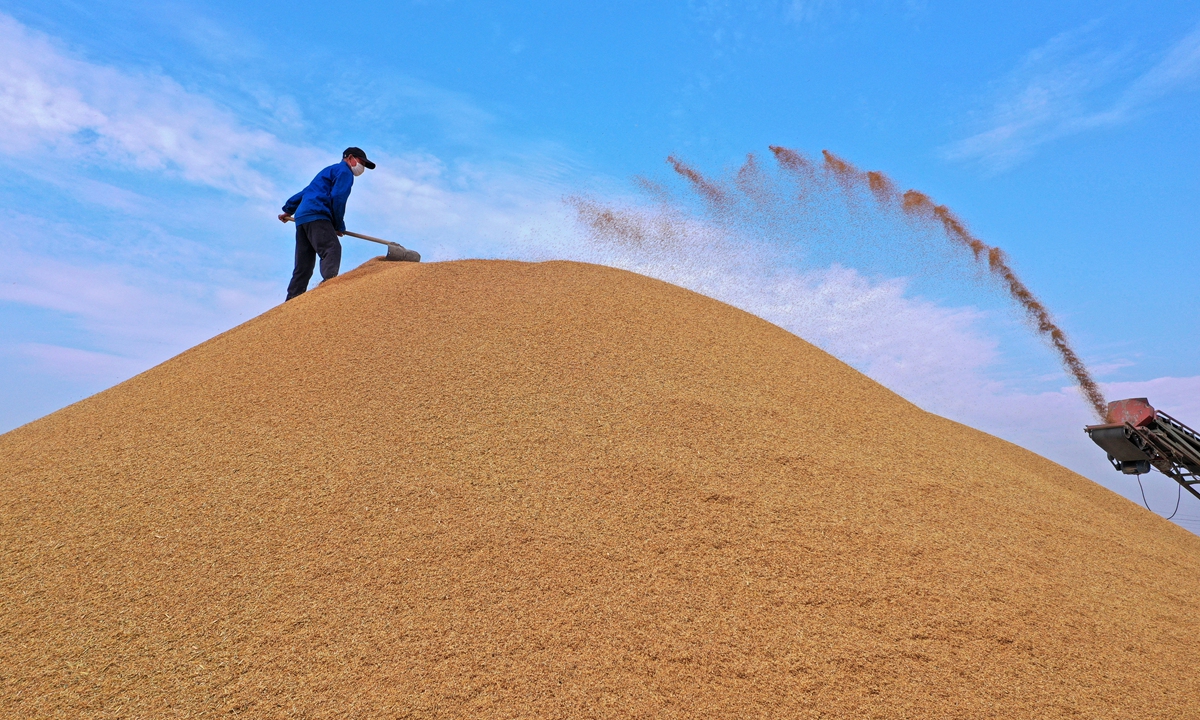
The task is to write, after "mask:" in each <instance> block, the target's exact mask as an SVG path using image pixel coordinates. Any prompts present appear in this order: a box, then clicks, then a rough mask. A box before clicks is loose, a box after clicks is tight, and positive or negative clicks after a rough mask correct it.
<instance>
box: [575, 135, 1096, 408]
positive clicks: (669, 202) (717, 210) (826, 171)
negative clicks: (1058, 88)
mask: <svg viewBox="0 0 1200 720" xmlns="http://www.w3.org/2000/svg"><path fill="white" fill-rule="evenodd" d="M770 150H771V153H772V154H773V155H774V158H775V160H776V162H777V163H778V167H779V169H780V171H782V178H783V179H780V178H779V177H777V176H773V175H772V174H770V173H769V172H768V170H767V169H765V168H764V167H763V166H762V165H761V164H760V163H759V161H758V160H757V158H756V157H755V156H754V155H753V154H751V155H749V156H748V157H747V160H746V162H745V163H744V164H743V165H742V166H741V168H740V169H738V170H737V172H736V173H733V174H732V176H731V177H730V178H729V179H728V180H726V179H717V178H712V177H708V176H706V175H705V174H703V173H701V172H700V171H699V170H697V169H696V168H694V167H692V166H690V165H688V164H687V163H686V162H685V161H684V160H682V159H681V158H679V157H678V156H676V155H671V156H670V157H668V158H667V163H668V164H669V165H670V166H671V168H672V170H673V171H674V173H675V174H676V175H677V176H678V177H680V178H682V179H683V180H684V181H686V184H687V186H688V188H689V190H690V192H691V193H692V194H693V195H692V196H690V197H683V198H679V197H676V196H674V195H672V193H671V192H670V190H669V189H667V188H666V187H664V186H662V185H660V184H658V183H655V182H653V181H651V180H648V179H646V178H638V179H637V180H638V184H639V186H640V187H641V189H642V190H643V191H645V192H646V194H648V195H649V196H650V197H651V198H652V199H653V200H654V202H655V206H654V207H652V208H650V209H646V208H640V209H639V208H631V207H622V206H617V205H612V204H606V203H602V202H599V201H596V200H593V199H589V198H580V197H573V198H569V199H568V202H569V204H571V205H572V206H573V207H574V209H575V210H576V212H577V214H578V218H579V220H580V222H581V223H582V224H583V226H584V227H585V228H586V230H587V231H588V233H589V235H590V236H591V237H592V239H593V240H596V241H599V242H602V243H607V244H614V245H619V246H622V247H624V248H626V249H632V250H636V251H637V252H639V253H645V254H670V253H671V252H675V253H676V255H678V253H679V248H680V247H682V246H683V245H686V244H687V243H688V239H689V237H690V239H691V241H692V242H691V244H690V246H689V251H691V252H708V250H707V249H706V248H709V247H711V248H712V252H714V253H717V254H726V255H728V253H729V247H730V246H729V244H728V243H726V244H725V245H724V249H718V247H719V246H720V243H718V242H713V241H712V237H704V238H700V239H697V238H696V237H694V236H695V235H696V234H697V233H699V234H700V235H706V234H707V235H719V236H723V237H725V238H729V237H732V236H752V235H757V236H759V237H762V238H769V239H770V241H771V242H775V243H778V242H779V240H778V238H781V237H786V238H788V241H789V242H796V243H800V244H803V243H804V242H806V241H809V240H808V238H806V237H805V233H804V232H800V231H798V230H797V228H798V227H800V226H802V225H804V224H805V223H811V222H813V221H814V217H826V219H827V216H830V215H832V214H834V213H831V212H830V211H829V209H828V207H825V206H823V205H821V204H820V202H819V200H818V201H817V204H816V205H814V204H813V202H814V200H813V199H814V198H821V197H827V196H828V195H829V194H830V193H834V194H838V195H840V196H841V197H842V198H843V200H844V201H845V202H846V203H848V206H849V207H850V208H851V210H853V209H854V208H855V207H857V203H858V202H859V198H861V197H863V196H868V197H870V198H871V199H872V201H873V204H874V207H875V208H876V209H877V210H878V211H879V212H880V213H882V214H884V215H898V216H899V217H901V218H903V219H904V220H906V221H908V222H909V223H910V224H915V225H918V226H923V227H924V228H925V229H926V232H927V231H928V229H929V228H933V229H934V230H935V231H936V232H937V233H939V234H943V235H944V236H945V237H946V238H947V239H948V240H949V241H950V243H951V246H952V247H954V248H958V249H961V250H966V251H968V252H969V257H970V260H971V262H972V263H973V266H974V267H975V268H976V269H977V270H979V271H980V273H981V275H982V278H983V279H984V280H985V284H990V285H993V286H995V287H998V288H999V289H1000V290H1001V291H1002V292H1003V293H1004V294H1005V296H1006V297H1007V298H1008V299H1009V300H1011V301H1012V302H1013V303H1015V305H1016V306H1017V307H1018V308H1019V309H1020V311H1021V313H1022V314H1023V316H1024V318H1025V320H1026V321H1027V322H1028V323H1029V325H1030V327H1031V328H1032V329H1033V330H1034V332H1035V333H1036V334H1037V336H1038V337H1039V338H1041V339H1042V340H1043V341H1045V342H1047V343H1048V344H1049V345H1050V346H1051V348H1052V349H1053V350H1054V352H1055V353H1056V355H1057V357H1058V360H1059V361H1060V363H1061V364H1062V366H1063V368H1064V369H1065V370H1066V371H1067V373H1068V374H1069V375H1070V376H1071V378H1072V379H1073V380H1074V382H1075V384H1076V385H1077V386H1078V387H1079V389H1080V392H1081V393H1082V395H1083V397H1084V399H1085V400H1086V401H1087V403H1088V405H1089V406H1090V407H1091V408H1092V410H1093V411H1094V412H1095V414H1096V415H1097V416H1098V417H1099V418H1101V419H1102V420H1103V419H1104V417H1105V411H1106V403H1105V399H1104V396H1103V394H1102V393H1101V391H1100V388H1099V387H1098V386H1097V384H1096V382H1095V380H1094V379H1093V378H1092V376H1091V373H1090V372H1089V371H1088V368H1087V366H1086V365H1085V364H1084V362H1083V360H1082V359H1081V358H1080V357H1079V354H1078V353H1077V352H1075V350H1074V348H1073V347H1072V346H1071V344H1070V342H1069V340H1068V338H1067V335H1066V333H1065V332H1064V331H1063V330H1062V328H1061V327H1059V325H1058V324H1057V323H1056V322H1055V321H1054V318H1053V316H1052V315H1051V314H1050V311H1049V310H1048V309H1047V308H1046V306H1045V305H1044V304H1043V303H1042V302H1041V301H1040V300H1039V299H1038V298H1037V296H1035V295H1034V293H1033V292H1032V291H1031V290H1030V289H1029V287H1028V286H1027V285H1026V284H1025V283H1024V282H1023V281H1022V280H1021V279H1020V278H1019V277H1018V276H1017V274H1016V272H1015V271H1014V270H1013V268H1012V266H1011V264H1010V263H1009V260H1008V257H1007V256H1006V254H1005V253H1004V251H1003V250H1001V249H1000V248H999V247H996V246H993V245H989V244H987V243H985V242H983V241H982V240H980V239H979V238H978V237H976V236H975V235H974V234H973V233H972V232H971V231H970V230H969V229H968V227H967V225H966V223H965V222H963V220H962V219H961V218H959V217H958V216H957V215H956V214H955V213H954V212H953V211H951V210H950V209H949V208H948V207H946V206H945V205H939V204H937V203H935V202H934V201H933V200H932V199H931V198H930V197H929V196H928V195H926V194H925V193H922V192H920V191H917V190H907V191H903V192H902V191H900V190H899V189H898V188H897V186H896V184H895V183H894V182H893V181H892V180H891V179H890V178H888V177H887V176H886V175H884V174H883V173H881V172H878V171H869V172H865V171H861V170H859V169H858V168H856V167H855V166H854V165H852V164H851V163H849V162H847V161H845V160H843V159H841V158H839V157H837V156H836V155H834V154H833V153H830V152H828V151H823V153H822V155H823V157H822V160H821V161H814V160H812V159H810V158H808V157H806V156H805V155H803V154H802V153H799V152H797V151H795V150H792V149H789V148H786V147H781V146H778V145H772V146H770ZM697 200H698V201H699V203H700V206H701V207H702V208H703V220H699V219H697V216H696V213H691V212H689V211H688V207H689V205H694V204H695V203H696V201H697ZM839 217H840V218H841V222H843V224H844V223H845V222H846V220H847V219H850V220H851V221H853V219H852V218H851V216H849V215H847V216H839ZM797 238H800V239H799V240H797ZM869 242H871V241H870V240H868V239H866V238H859V239H857V240H856V241H855V242H853V243H841V244H840V245H838V244H835V245H837V248H840V249H843V250H848V249H849V248H850V247H851V246H852V245H857V246H859V247H856V248H855V251H857V252H868V253H869V252H875V253H877V254H881V255H888V254H898V253H903V252H904V250H901V249H900V248H895V247H889V245H888V243H887V242H884V243H883V244H882V245H877V246H876V247H874V248H873V249H867V250H863V248H862V247H861V246H862V245H865V244H869ZM874 242H877V243H878V242H879V241H878V239H876V240H874ZM908 250H912V248H908ZM939 252H940V251H939ZM832 259H833V260H834V261H835V262H837V261H841V260H842V258H839V257H838V256H837V255H833V256H832ZM851 259H852V258H851ZM927 274H928V273H927ZM942 274H943V275H944V273H942Z"/></svg>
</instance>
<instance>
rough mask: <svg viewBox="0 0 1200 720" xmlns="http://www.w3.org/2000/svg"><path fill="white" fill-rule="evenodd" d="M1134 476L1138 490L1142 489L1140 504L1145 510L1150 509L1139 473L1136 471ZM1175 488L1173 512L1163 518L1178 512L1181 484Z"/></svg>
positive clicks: (1168, 518) (1181, 490)
mask: <svg viewBox="0 0 1200 720" xmlns="http://www.w3.org/2000/svg"><path fill="white" fill-rule="evenodd" d="M1135 477H1136V478H1137V481H1138V490H1141V491H1142V504H1143V505H1145V506H1146V509H1147V510H1150V503H1148V502H1146V488H1144V487H1142V475H1141V473H1138V474H1137V475H1136V476H1135ZM1175 490H1176V491H1177V492H1176V495H1175V512H1173V513H1171V514H1170V515H1168V516H1167V517H1165V518H1163V520H1170V519H1171V518H1173V517H1175V513H1177V512H1179V501H1180V500H1182V499H1183V486H1182V485H1180V486H1179V487H1177V488H1175ZM1150 512H1154V511H1153V510H1150ZM1154 514H1155V515H1158V513H1154ZM1159 517H1162V516H1161V515H1159Z"/></svg>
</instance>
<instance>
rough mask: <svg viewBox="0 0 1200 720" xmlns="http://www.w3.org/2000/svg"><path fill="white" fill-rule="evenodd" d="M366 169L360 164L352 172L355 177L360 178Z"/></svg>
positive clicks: (351, 169) (353, 167)
mask: <svg viewBox="0 0 1200 720" xmlns="http://www.w3.org/2000/svg"><path fill="white" fill-rule="evenodd" d="M366 169H367V166H366V165H363V164H362V162H359V163H358V164H357V165H354V166H352V167H351V168H350V172H352V173H354V177H358V176H359V175H362V174H363V173H364V172H365V171H366Z"/></svg>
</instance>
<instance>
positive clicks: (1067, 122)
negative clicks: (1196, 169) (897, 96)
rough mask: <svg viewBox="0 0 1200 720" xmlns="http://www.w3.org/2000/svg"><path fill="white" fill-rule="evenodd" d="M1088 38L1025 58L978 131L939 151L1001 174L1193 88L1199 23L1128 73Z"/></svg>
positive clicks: (1199, 64) (1059, 42)
mask: <svg viewBox="0 0 1200 720" xmlns="http://www.w3.org/2000/svg"><path fill="white" fill-rule="evenodd" d="M1092 31H1093V26H1091V25H1089V26H1085V27H1084V28H1080V29H1078V30H1073V31H1070V32H1066V33H1062V34H1060V35H1058V36H1056V37H1054V38H1052V39H1051V40H1050V41H1049V42H1047V43H1046V44H1045V45H1043V46H1042V47H1040V48H1037V49H1036V50H1034V51H1032V52H1030V53H1029V54H1028V55H1027V56H1026V57H1025V58H1024V60H1023V61H1022V62H1021V64H1020V65H1019V66H1018V67H1017V68H1016V69H1015V70H1014V71H1013V72H1012V73H1010V75H1009V77H1007V78H1006V79H1005V80H1004V81H1003V82H1002V83H1001V84H1000V89H999V91H998V92H997V94H998V95H999V98H998V99H997V100H995V101H994V102H993V103H992V107H991V109H990V110H989V111H987V112H986V113H985V114H984V119H983V121H982V123H981V124H982V125H983V128H982V129H981V130H979V131H977V132H975V133H974V134H972V135H970V136H969V137H966V138H964V139H962V140H959V141H957V142H954V143H952V144H951V145H949V146H948V147H946V148H945V149H944V152H945V155H946V157H948V158H950V159H953V160H961V161H975V162H980V163H982V164H983V165H985V166H987V167H989V168H990V169H992V170H1004V169H1007V168H1010V167H1012V166H1014V165H1017V164H1018V163H1020V162H1022V161H1023V160H1025V159H1027V158H1029V157H1030V156H1031V155H1032V154H1033V153H1034V152H1035V151H1036V150H1037V148H1039V147H1040V146H1042V145H1045V144H1047V143H1050V142H1053V141H1055V140H1058V139H1061V138H1064V137H1068V136H1071V135H1077V134H1080V133H1085V132H1088V131H1092V130H1098V129H1101V128H1110V127H1116V126H1120V125H1124V124H1126V123H1129V122H1131V121H1133V120H1135V119H1136V118H1138V117H1139V116H1141V115H1142V114H1143V113H1146V112H1150V111H1152V110H1153V109H1154V107H1155V105H1156V104H1158V103H1159V102H1160V101H1161V100H1163V99H1164V98H1166V97H1167V96H1169V95H1172V94H1175V93H1179V92H1185V91H1189V90H1193V89H1195V88H1196V87H1197V85H1198V81H1200V24H1198V25H1196V26H1195V27H1194V28H1192V30H1191V32H1189V33H1188V34H1187V35H1186V36H1184V37H1183V38H1181V39H1180V40H1178V41H1177V42H1176V43H1175V44H1174V45H1172V46H1171V47H1169V48H1168V49H1167V50H1166V51H1165V52H1162V53H1160V55H1159V58H1158V60H1157V61H1156V62H1154V63H1153V64H1152V65H1151V66H1150V67H1149V68H1147V69H1144V70H1142V71H1141V72H1140V73H1136V74H1130V73H1129V72H1128V68H1129V66H1131V65H1132V64H1134V63H1136V58H1135V56H1134V55H1133V54H1132V53H1131V52H1129V51H1127V50H1123V51H1103V50H1098V49H1095V48H1094V47H1093V48H1090V47H1089V45H1090V44H1091V37H1092Z"/></svg>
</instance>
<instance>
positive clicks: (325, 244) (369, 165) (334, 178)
mask: <svg viewBox="0 0 1200 720" xmlns="http://www.w3.org/2000/svg"><path fill="white" fill-rule="evenodd" d="M367 169H369V170H374V169H375V163H373V162H371V161H370V160H368V159H367V154H366V153H364V152H363V151H362V150H360V149H359V148H356V147H348V148H346V152H344V153H342V161H341V162H340V163H337V164H336V165H330V166H329V167H327V168H325V169H324V170H322V171H321V172H319V173H317V176H316V177H315V178H313V181H312V182H310V183H309V184H308V187H306V188H304V189H303V190H301V191H300V192H298V193H296V194H295V195H293V196H292V197H291V198H289V199H288V201H287V202H286V203H284V205H283V213H281V214H280V215H279V221H280V222H284V223H286V222H287V221H288V220H291V219H293V218H294V219H295V221H296V268H295V270H293V271H292V281H291V282H290V283H288V289H287V299H288V300H291V299H292V298H294V297H296V296H297V295H300V294H302V293H303V292H304V291H305V290H308V281H309V280H310V279H311V278H312V274H313V266H314V265H315V264H316V262H317V256H318V255H319V256H321V280H322V281H325V280H328V279H330V278H333V277H337V274H338V269H339V268H340V267H341V265H342V243H341V242H340V241H339V240H338V238H340V237H342V235H343V233H345V232H346V223H345V220H344V216H345V214H346V199H347V198H349V197H350V188H351V187H353V186H354V178H356V177H358V176H359V175H362V174H363V172H364V170H367Z"/></svg>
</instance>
